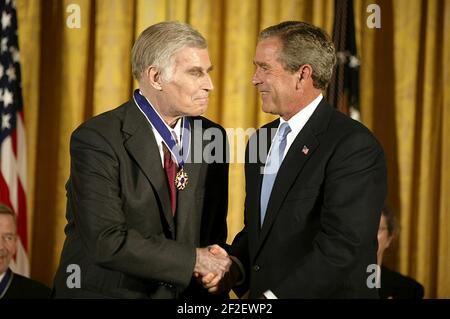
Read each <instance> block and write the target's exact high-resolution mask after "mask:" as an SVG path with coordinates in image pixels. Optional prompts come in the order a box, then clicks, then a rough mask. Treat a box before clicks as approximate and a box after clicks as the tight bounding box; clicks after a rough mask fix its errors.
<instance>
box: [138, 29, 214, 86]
mask: <svg viewBox="0 0 450 319" xmlns="http://www.w3.org/2000/svg"><path fill="white" fill-rule="evenodd" d="M185 46H188V47H192V48H199V49H206V48H207V47H208V44H207V43H206V40H205V38H204V37H203V36H202V35H201V34H200V33H199V32H198V31H197V30H195V29H193V28H192V27H191V26H190V25H188V24H186V23H180V22H175V21H170V22H160V23H157V24H154V25H152V26H150V27H148V28H147V29H145V30H144V31H143V32H142V33H141V34H140V35H139V37H138V38H137V40H136V42H135V43H134V46H133V49H132V51H131V67H132V71H133V76H134V77H135V78H136V80H138V81H139V80H140V79H141V77H142V73H143V72H144V71H145V70H146V69H147V68H148V67H149V66H151V65H154V66H156V67H157V68H159V69H160V70H161V72H162V76H163V78H164V79H165V80H169V78H170V76H171V72H169V71H170V69H171V67H172V64H173V57H174V55H175V53H177V52H178V51H179V50H180V49H182V48H183V47H185Z"/></svg>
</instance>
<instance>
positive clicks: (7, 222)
mask: <svg viewBox="0 0 450 319" xmlns="http://www.w3.org/2000/svg"><path fill="white" fill-rule="evenodd" d="M15 254H16V226H15V224H14V219H13V217H12V216H10V215H6V214H0V274H3V273H4V272H5V271H6V270H7V269H8V267H9V263H10V262H11V259H12V258H13V256H14V255H15Z"/></svg>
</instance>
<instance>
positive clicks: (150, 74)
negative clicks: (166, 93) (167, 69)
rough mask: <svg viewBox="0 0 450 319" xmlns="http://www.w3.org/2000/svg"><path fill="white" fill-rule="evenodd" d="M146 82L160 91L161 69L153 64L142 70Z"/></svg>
mask: <svg viewBox="0 0 450 319" xmlns="http://www.w3.org/2000/svg"><path fill="white" fill-rule="evenodd" d="M144 76H145V78H146V80H147V82H148V83H149V84H150V85H151V86H152V87H153V88H154V89H156V90H158V91H161V90H162V86H161V82H162V81H161V71H160V70H159V69H158V68H157V67H156V66H154V65H150V66H149V67H148V68H147V70H145V72H144Z"/></svg>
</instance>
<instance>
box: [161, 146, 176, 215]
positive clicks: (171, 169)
mask: <svg viewBox="0 0 450 319" xmlns="http://www.w3.org/2000/svg"><path fill="white" fill-rule="evenodd" d="M162 145H163V151H164V171H165V172H166V176H167V182H168V184H169V195H170V208H171V209H172V215H173V216H175V212H176V210H177V190H176V188H175V175H176V174H177V165H176V164H175V163H174V161H173V160H172V155H171V154H170V151H169V149H168V148H167V146H166V145H165V144H164V143H162Z"/></svg>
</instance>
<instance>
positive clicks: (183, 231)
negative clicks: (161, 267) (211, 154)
mask: <svg viewBox="0 0 450 319" xmlns="http://www.w3.org/2000/svg"><path fill="white" fill-rule="evenodd" d="M190 125H191V141H190V150H189V157H188V160H187V161H186V163H185V165H184V170H185V171H186V173H187V174H188V178H189V180H188V185H187V187H186V188H185V189H184V190H181V191H180V190H179V191H178V198H177V205H178V207H177V216H176V223H177V240H180V241H183V242H192V243H193V244H198V243H199V242H200V237H199V234H200V226H201V218H202V213H201V211H200V208H199V205H198V203H197V202H196V200H197V198H198V191H199V190H200V189H202V186H201V185H199V183H201V181H200V175H201V174H200V173H201V170H202V168H203V165H204V164H203V161H202V159H201V158H200V159H199V158H195V161H197V163H194V158H193V154H194V152H195V150H199V149H200V150H202V151H203V147H204V145H203V138H202V136H203V131H202V130H201V129H200V128H195V126H194V123H193V119H192V118H190ZM194 129H195V130H198V131H194ZM202 153H203V152H202ZM193 207H195V209H193ZM197 208H198V209H197Z"/></svg>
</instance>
